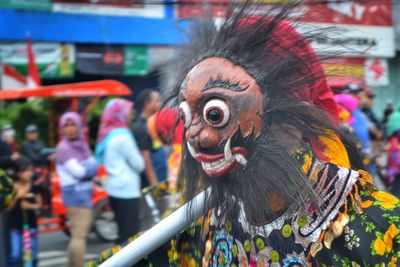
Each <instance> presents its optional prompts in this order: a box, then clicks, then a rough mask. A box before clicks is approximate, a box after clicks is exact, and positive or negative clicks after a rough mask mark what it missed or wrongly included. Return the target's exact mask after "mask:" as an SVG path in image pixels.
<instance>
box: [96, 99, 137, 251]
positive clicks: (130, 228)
mask: <svg viewBox="0 0 400 267" xmlns="http://www.w3.org/2000/svg"><path fill="white" fill-rule="evenodd" d="M132 106H133V103H132V102H130V101H127V100H124V99H113V100H110V101H109V102H108V103H107V105H106V108H105V110H104V112H103V115H102V118H101V122H100V129H99V136H98V140H97V147H96V157H97V160H98V162H99V163H102V164H104V165H105V167H106V169H107V172H108V174H109V178H108V180H107V182H106V186H105V188H106V191H107V193H108V195H109V199H110V204H111V208H112V210H113V212H114V214H115V220H116V221H117V225H118V239H117V242H118V243H119V242H121V241H124V240H126V239H127V238H128V237H131V236H133V235H135V234H136V233H137V232H138V231H139V230H140V227H139V226H140V225H139V208H140V196H141V192H140V173H141V172H142V171H143V170H144V160H143V158H142V156H141V154H140V150H139V148H138V146H137V144H136V141H135V138H134V136H133V135H132V133H131V131H130V130H129V128H128V123H129V121H130V117H131V116H130V115H131V111H132Z"/></svg>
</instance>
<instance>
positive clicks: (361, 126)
mask: <svg viewBox="0 0 400 267" xmlns="http://www.w3.org/2000/svg"><path fill="white" fill-rule="evenodd" d="M334 99H335V102H336V103H337V104H338V105H340V106H341V107H343V108H344V109H345V110H347V111H348V112H349V113H350V115H351V117H350V119H349V121H348V123H349V125H350V127H351V128H352V129H353V131H354V136H355V137H356V139H357V140H358V141H359V142H360V144H361V147H360V148H361V150H360V153H361V155H362V159H363V163H364V165H368V164H369V163H370V159H371V153H372V151H371V141H370V137H369V134H368V126H367V124H368V123H367V119H366V118H365V115H364V114H363V113H362V112H361V110H360V109H359V108H358V106H359V102H358V99H357V98H356V97H355V96H353V95H351V94H338V95H335V96H334Z"/></svg>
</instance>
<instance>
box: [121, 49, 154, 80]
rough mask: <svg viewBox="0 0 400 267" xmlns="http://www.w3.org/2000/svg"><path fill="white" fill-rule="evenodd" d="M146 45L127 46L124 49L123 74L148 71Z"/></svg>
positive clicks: (138, 73) (143, 73)
mask: <svg viewBox="0 0 400 267" xmlns="http://www.w3.org/2000/svg"><path fill="white" fill-rule="evenodd" d="M147 58H148V50H147V47H146V46H127V47H125V49H124V74H125V75H147V74H148V72H149V68H148V63H147Z"/></svg>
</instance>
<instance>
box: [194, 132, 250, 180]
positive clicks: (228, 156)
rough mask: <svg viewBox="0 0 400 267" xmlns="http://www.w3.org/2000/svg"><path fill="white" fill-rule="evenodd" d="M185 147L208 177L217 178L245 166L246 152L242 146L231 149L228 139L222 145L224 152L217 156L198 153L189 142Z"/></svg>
mask: <svg viewBox="0 0 400 267" xmlns="http://www.w3.org/2000/svg"><path fill="white" fill-rule="evenodd" d="M187 147H188V150H189V152H190V154H191V156H192V157H193V158H194V159H196V160H197V161H198V162H200V164H201V167H202V169H203V171H204V172H205V173H206V174H207V175H208V176H210V177H219V176H222V175H225V174H228V173H230V172H233V171H236V170H238V169H239V168H241V167H245V166H246V165H247V158H246V157H247V155H248V150H247V149H246V148H245V147H242V146H236V147H233V148H231V139H230V138H229V139H228V141H226V143H225V145H224V152H223V153H219V154H206V153H201V152H198V151H196V150H195V148H193V147H192V146H191V145H190V144H189V142H187Z"/></svg>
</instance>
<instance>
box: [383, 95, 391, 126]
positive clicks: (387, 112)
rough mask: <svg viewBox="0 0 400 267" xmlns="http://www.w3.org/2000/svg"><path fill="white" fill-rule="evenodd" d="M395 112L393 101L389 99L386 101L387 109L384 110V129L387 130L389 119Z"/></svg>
mask: <svg viewBox="0 0 400 267" xmlns="http://www.w3.org/2000/svg"><path fill="white" fill-rule="evenodd" d="M392 112H393V101H392V100H389V101H387V102H386V107H385V110H384V111H383V119H382V124H383V125H384V130H385V131H386V125H387V122H388V120H389V117H390V115H391V114H392Z"/></svg>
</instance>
